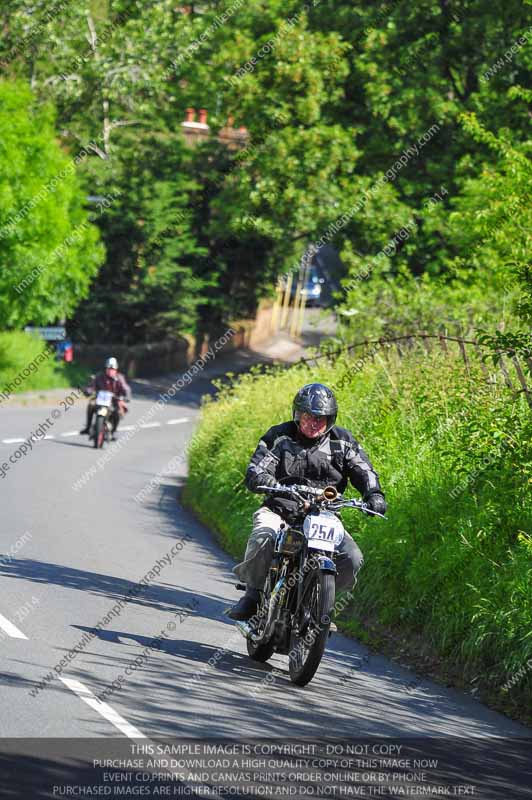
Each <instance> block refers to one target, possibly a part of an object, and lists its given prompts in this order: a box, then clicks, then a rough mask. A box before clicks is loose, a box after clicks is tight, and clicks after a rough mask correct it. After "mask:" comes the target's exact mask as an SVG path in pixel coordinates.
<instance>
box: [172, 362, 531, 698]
mask: <svg viewBox="0 0 532 800" xmlns="http://www.w3.org/2000/svg"><path fill="white" fill-rule="evenodd" d="M318 364H319V366H318V367H317V368H314V367H307V366H301V365H298V366H296V367H294V368H291V369H273V370H270V371H269V372H266V374H260V371H259V370H255V371H252V372H251V373H250V374H246V375H244V376H242V377H240V378H239V379H238V380H237V381H236V382H235V383H234V384H233V385H232V386H229V387H227V386H226V387H220V393H219V395H218V398H217V400H216V401H213V400H207V401H206V402H205V405H204V407H203V411H202V418H201V424H200V426H199V428H198V431H197V433H196V436H195V438H194V440H193V442H192V445H191V448H190V453H189V455H190V476H189V480H188V485H187V488H186V493H185V499H186V500H187V502H188V503H189V504H190V505H191V506H192V507H193V508H194V509H195V510H196V512H197V513H198V514H199V516H200V517H201V518H202V519H203V520H204V521H205V522H206V523H208V524H209V525H210V526H212V527H213V528H214V529H215V530H216V531H217V532H218V533H219V535H220V538H221V541H222V543H223V544H224V546H225V547H226V549H227V550H228V551H229V552H230V553H232V554H233V555H234V556H235V557H240V556H241V555H242V553H243V551H244V547H245V543H246V541H247V538H248V535H249V532H250V520H251V514H252V512H253V511H254V509H255V508H256V507H257V505H258V504H259V503H260V498H259V497H258V496H256V495H253V494H251V493H250V492H248V491H247V490H246V488H245V486H244V485H243V477H244V474H245V470H246V467H247V464H248V461H249V458H250V456H251V453H252V452H253V450H254V448H255V446H256V444H257V442H258V439H259V438H260V436H261V435H262V434H263V433H264V432H265V431H266V430H267V428H268V427H269V426H271V425H273V424H277V423H279V422H281V421H283V420H286V419H289V418H290V413H291V401H292V397H293V395H294V394H295V392H296V391H297V389H298V388H299V386H301V385H302V384H304V383H307V382H309V381H314V380H320V381H323V382H324V383H327V384H328V385H330V386H332V387H334V388H336V390H337V396H338V400H339V406H340V414H339V419H338V423H339V424H340V425H343V426H345V427H347V428H349V429H350V430H352V431H353V433H354V435H355V437H356V438H358V439H359V440H360V441H361V443H362V444H363V445H364V447H365V449H366V450H367V451H368V452H369V454H370V458H371V459H372V461H373V462H374V465H375V466H376V468H377V470H378V472H379V473H380V475H381V480H382V485H383V487H384V489H385V492H386V498H387V501H388V504H389V519H388V521H386V522H385V521H381V520H379V521H377V520H370V519H368V518H363V517H362V516H361V515H360V514H358V513H357V512H354V511H353V512H344V522H345V523H346V527H347V528H348V530H349V531H350V532H351V533H352V534H354V535H355V537H356V539H357V541H358V542H359V544H360V546H361V548H362V551H363V552H364V555H365V565H364V567H363V570H362V572H361V576H360V579H359V581H358V584H357V589H356V594H357V599H356V602H355V606H356V609H357V614H360V615H362V616H364V615H368V616H370V617H371V618H373V619H376V620H377V621H378V623H379V624H383V625H385V626H387V628H388V629H392V630H393V631H394V632H401V631H402V632H408V633H412V634H415V636H417V637H421V639H420V640H421V641H424V642H426V643H427V644H428V645H430V647H431V648H433V649H434V650H435V651H436V652H437V653H438V654H439V655H440V656H441V657H442V659H443V660H447V663H449V664H452V665H453V666H459V667H460V669H461V670H462V672H463V673H464V674H465V675H466V677H467V679H468V680H469V681H474V682H478V683H479V684H480V685H482V686H484V687H488V688H490V690H491V691H492V692H493V691H495V692H497V693H500V695H501V698H504V701H505V703H506V705H507V706H511V705H512V703H513V702H514V700H515V702H516V703H517V702H522V698H523V695H524V696H525V697H528V701H530V696H531V694H532V691H531V690H532V679H531V676H532V670H530V669H528V668H527V661H528V659H532V632H531V624H530V623H531V619H532V613H531V612H532V537H531V535H530V534H531V531H532V508H531V504H530V489H531V483H532V444H531V440H532V425H531V415H530V409H529V408H528V406H527V404H526V402H525V399H524V397H523V395H522V394H521V395H518V396H516V397H514V396H513V395H512V394H511V393H510V392H509V390H508V389H506V387H505V386H504V384H503V382H502V376H500V375H499V376H498V382H497V385H496V386H494V387H488V386H487V385H486V383H485V381H483V380H482V373H481V371H480V366H479V365H476V366H475V365H473V375H472V377H471V378H468V376H467V375H466V373H465V371H464V366H463V364H462V362H461V361H460V359H459V358H458V357H454V356H452V355H449V356H444V355H443V354H442V353H436V352H434V353H432V354H431V355H425V354H423V353H421V352H419V351H418V352H413V353H410V354H409V356H408V357H407V358H405V359H403V360H401V361H400V360H399V359H398V357H397V356H390V357H383V354H382V353H376V354H375V355H374V357H373V358H369V357H362V358H360V359H359V360H358V361H356V360H348V359H346V358H344V357H342V358H340V359H337V360H336V361H335V362H333V361H325V359H323V360H321V361H320V362H318ZM344 627H345V625H344ZM347 627H349V622H348V623H347ZM353 629H356V628H355V627H353ZM530 663H531V665H532V661H531V662H530ZM520 670H521V671H522V672H519V671H520ZM516 676H518V679H517V678H516ZM512 679H514V680H515V686H513V687H512V688H511V689H509V690H508V689H504V688H503V687H504V686H505V684H507V682H508V681H511V680H512Z"/></svg>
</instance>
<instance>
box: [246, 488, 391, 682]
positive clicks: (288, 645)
mask: <svg viewBox="0 0 532 800" xmlns="http://www.w3.org/2000/svg"><path fill="white" fill-rule="evenodd" d="M258 488H259V490H260V491H262V492H264V493H265V494H276V495H284V496H286V497H290V498H292V499H296V500H298V501H299V503H300V514H299V516H298V518H297V521H296V522H295V524H294V525H287V524H286V523H282V524H281V527H280V529H279V532H278V534H277V537H276V541H275V547H274V556H273V559H272V563H271V566H270V571H269V574H268V576H267V578H266V581H265V584H264V590H263V592H261V601H260V604H259V608H258V611H257V613H256V614H255V616H254V617H252V618H251V619H250V620H247V621H245V622H242V621H239V622H237V623H236V624H237V626H238V628H239V630H240V632H241V634H242V635H243V636H244V637H245V639H246V642H247V650H248V654H249V655H250V656H251V658H253V659H254V660H255V661H262V662H264V661H268V659H269V658H271V656H272V655H273V653H282V654H285V655H286V654H288V660H289V673H290V680H291V681H292V682H293V683H295V684H297V685H298V686H305V685H306V684H307V683H309V681H311V680H312V678H313V677H314V675H315V673H316V670H317V669H318V667H319V664H320V661H321V659H322V656H323V653H324V650H325V645H326V643H327V639H328V637H329V636H330V634H331V632H332V631H333V630H335V629H336V627H335V626H334V623H333V622H332V619H331V615H332V614H333V610H334V604H335V595H336V564H335V561H336V557H337V554H338V549H339V547H340V545H341V543H342V541H343V538H344V536H345V535H346V533H345V530H344V526H343V525H342V522H341V520H340V519H339V518H338V516H337V512H339V511H340V510H341V509H342V508H357V509H359V510H360V511H363V512H365V513H367V514H371V515H373V516H377V517H382V518H383V519H386V517H385V516H384V515H383V514H379V513H377V512H375V511H372V510H371V509H370V508H369V507H368V506H367V505H366V503H363V502H362V501H360V500H354V499H351V500H346V499H344V498H343V497H342V495H340V494H339V493H338V492H337V490H336V489H335V488H334V487H333V486H328V487H326V488H325V489H316V488H314V487H310V486H299V485H298V486H282V485H280V484H279V485H277V486H274V487H269V486H261V487H258ZM305 501H307V503H306V505H305ZM237 588H244V587H243V586H242V585H241V584H240V585H238V587H237Z"/></svg>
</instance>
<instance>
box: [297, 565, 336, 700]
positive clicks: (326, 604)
mask: <svg viewBox="0 0 532 800" xmlns="http://www.w3.org/2000/svg"><path fill="white" fill-rule="evenodd" d="M335 595H336V582H335V576H334V575H332V574H331V573H328V572H315V573H312V574H311V575H310V576H309V578H308V581H307V583H306V586H305V588H304V591H303V597H302V599H301V604H300V607H299V610H298V619H297V623H298V628H299V631H298V633H296V632H295V631H293V632H292V636H291V639H290V653H289V654H288V658H289V671H290V680H291V681H292V683H295V684H296V685H297V686H306V685H307V683H309V681H311V680H312V678H313V677H314V675H315V674H316V670H317V669H318V667H319V665H320V661H321V659H322V657H323V652H324V650H325V645H326V643H327V639H328V637H329V628H330V627H331V616H330V615H331V613H332V611H333V608H334V599H335Z"/></svg>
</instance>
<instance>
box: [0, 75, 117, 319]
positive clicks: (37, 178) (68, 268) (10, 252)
mask: <svg viewBox="0 0 532 800" xmlns="http://www.w3.org/2000/svg"><path fill="white" fill-rule="evenodd" d="M83 206H84V196H83V192H82V190H81V188H80V185H79V180H78V177H77V175H76V165H75V164H74V162H73V161H72V160H71V159H70V158H68V157H67V155H66V154H65V153H63V152H62V151H61V149H60V148H59V147H58V145H57V142H56V141H55V133H54V117H53V113H52V110H51V108H50V107H48V106H41V107H36V106H35V103H34V102H33V100H32V97H31V93H30V91H29V89H27V88H26V87H25V86H23V85H21V84H11V83H5V82H0V328H20V327H22V326H24V325H25V324H27V323H28V322H31V321H33V322H36V323H37V324H39V323H40V324H46V323H50V322H54V321H56V320H57V319H62V318H64V317H66V316H67V315H70V314H72V312H73V311H74V310H75V308H76V307H77V305H78V304H79V302H80V300H81V299H82V298H83V297H85V296H86V295H87V292H88V289H89V285H90V281H91V278H93V277H94V275H95V274H96V272H97V270H98V267H99V266H100V264H101V262H102V260H103V248H102V247H101V245H100V244H99V243H98V240H99V234H98V229H97V228H96V227H95V226H94V225H91V224H90V223H89V220H88V216H87V213H86V211H85V210H84V208H83Z"/></svg>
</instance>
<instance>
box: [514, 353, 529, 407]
mask: <svg viewBox="0 0 532 800" xmlns="http://www.w3.org/2000/svg"><path fill="white" fill-rule="evenodd" d="M512 361H513V365H514V367H515V371H516V372H517V377H518V378H519V383H520V384H521V387H522V389H523V392H524V393H525V397H526V401H527V403H528V405H529V406H530V408H532V396H531V394H532V393H531V392H530V389H529V388H528V386H527V385H526V378H525V375H524V373H523V370H522V369H521V364H520V363H519V359H517V358H516V356H514V357H513V358H512Z"/></svg>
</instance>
